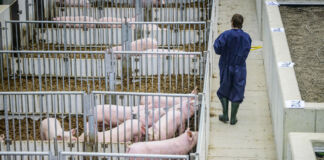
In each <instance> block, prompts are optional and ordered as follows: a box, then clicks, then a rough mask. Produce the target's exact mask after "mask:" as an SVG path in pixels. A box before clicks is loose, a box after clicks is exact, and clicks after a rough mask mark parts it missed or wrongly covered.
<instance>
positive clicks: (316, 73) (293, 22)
mask: <svg viewBox="0 0 324 160" xmlns="http://www.w3.org/2000/svg"><path fill="white" fill-rule="evenodd" d="M279 9H280V13H281V17H282V21H283V24H284V27H285V30H286V35H287V40H288V44H289V49H290V53H291V58H292V61H293V62H294V63H295V67H294V69H295V71H296V78H297V82H298V86H299V89H300V93H301V96H302V99H303V100H305V101H307V102H318V103H323V102H324V92H323V91H324V74H323V73H324V45H323V43H324V28H323V26H324V8H323V6H308V7H306V6H282V7H280V8H279Z"/></svg>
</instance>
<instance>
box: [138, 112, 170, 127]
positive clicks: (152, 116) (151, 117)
mask: <svg viewBox="0 0 324 160" xmlns="http://www.w3.org/2000/svg"><path fill="white" fill-rule="evenodd" d="M147 112H148V115H146V111H145V109H142V110H140V112H139V114H138V111H137V110H134V111H133V115H134V116H135V117H134V118H136V119H139V120H140V121H141V123H142V124H143V125H146V117H147V119H148V121H147V125H148V127H151V126H152V125H153V124H154V123H155V122H156V121H158V120H159V119H160V118H161V117H162V116H164V115H165V110H164V109H160V110H159V109H153V108H149V109H148V111H147Z"/></svg>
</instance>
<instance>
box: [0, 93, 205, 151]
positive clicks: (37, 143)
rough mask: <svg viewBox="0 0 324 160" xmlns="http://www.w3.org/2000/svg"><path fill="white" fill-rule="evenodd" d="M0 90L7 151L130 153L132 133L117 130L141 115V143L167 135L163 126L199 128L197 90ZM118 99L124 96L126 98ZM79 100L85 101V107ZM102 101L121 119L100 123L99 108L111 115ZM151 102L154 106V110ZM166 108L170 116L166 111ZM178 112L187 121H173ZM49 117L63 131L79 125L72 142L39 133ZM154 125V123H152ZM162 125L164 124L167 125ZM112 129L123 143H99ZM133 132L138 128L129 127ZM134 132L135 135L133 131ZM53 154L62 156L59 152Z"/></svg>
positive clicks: (176, 135) (4, 145) (68, 136)
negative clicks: (129, 111)
mask: <svg viewBox="0 0 324 160" xmlns="http://www.w3.org/2000/svg"><path fill="white" fill-rule="evenodd" d="M1 94H2V95H4V98H3V106H4V113H2V116H1V120H0V124H1V130H0V135H1V134H4V135H5V136H4V137H5V138H4V140H3V141H2V142H0V143H1V145H0V148H2V150H7V151H22V152H25V151H28V152H44V151H46V152H51V153H59V152H62V151H67V152H69V151H70V152H71V151H74V152H101V153H105V152H107V153H125V152H127V147H128V146H129V145H131V144H132V143H135V142H134V141H133V139H132V140H131V141H126V140H124V141H123V140H122V139H123V138H122V136H124V137H126V134H128V133H125V132H124V133H125V135H119V134H118V131H120V132H123V127H126V125H125V123H126V122H125V123H123V121H127V120H128V121H133V120H134V121H136V119H142V120H141V121H140V123H141V124H142V128H145V132H143V135H142V136H143V137H142V138H141V140H140V141H152V139H151V137H152V135H153V137H154V133H157V134H159V135H160V137H159V139H161V136H162V137H163V135H162V133H167V132H163V131H165V129H166V130H168V129H169V130H172V128H183V129H184V128H190V130H191V131H198V128H199V123H198V122H199V115H200V105H199V102H198V96H197V94H196V93H194V94H152V93H132V92H128V93H123V92H100V91H94V92H92V93H91V94H89V95H87V94H85V93H83V92H17V93H14V92H11V93H9V92H7V93H3V92H2V93H1ZM28 97H32V99H33V101H32V102H30V101H29V99H30V98H28ZM120 97H123V98H122V100H121V99H120ZM153 99H154V100H153ZM150 100H153V101H151V104H150V103H149V101H150ZM78 102H82V103H81V106H80V103H78ZM189 102H190V104H189ZM164 103H166V104H168V105H165V104H164ZM103 104H106V107H108V108H109V107H112V108H110V114H113V113H115V112H114V111H111V110H113V109H117V111H118V110H120V111H119V112H120V115H119V116H122V117H121V118H119V119H121V120H119V122H117V124H114V125H113V124H112V123H113V121H114V120H113V119H112V118H110V121H109V122H108V123H105V122H103V121H99V119H100V118H99V117H100V116H101V113H99V112H101V111H103V112H102V114H103V115H106V116H107V115H108V117H109V114H107V113H105V112H107V111H108V110H106V111H104V110H103V109H102V110H101V109H99V107H101V106H102V105H103ZM113 104H116V105H113ZM141 104H143V105H142V107H143V108H142V109H143V110H140V108H138V107H139V106H141ZM152 104H153V108H150V106H152ZM189 105H190V106H189ZM130 108H133V110H132V115H131V116H129V117H127V116H125V115H127V114H129V113H128V111H127V110H129V109H130ZM135 108H137V109H135ZM189 110H190V112H192V114H191V115H189V114H186V113H188V112H189ZM142 111H143V112H142ZM152 112H153V113H156V114H152V115H150V114H149V113H152ZM166 112H167V113H170V114H165V113H166ZM116 113H117V112H116ZM176 113H180V114H178V116H179V118H181V119H180V120H179V122H181V121H183V123H180V124H175V123H176V122H177V121H174V119H175V114H176ZM123 115H124V116H123ZM167 115H169V117H168V116H167ZM154 116H156V118H154ZM141 117H142V118H141ZM152 117H153V119H157V120H155V122H151V124H149V123H150V121H148V119H149V118H152ZM46 118H56V119H57V120H58V122H59V123H61V124H62V128H63V130H71V129H75V130H76V134H75V136H76V137H78V138H77V139H76V140H71V138H72V137H71V136H70V135H64V134H63V135H64V136H66V137H67V138H66V139H63V140H59V139H55V138H54V139H51V140H43V139H42V138H41V137H42V136H41V134H40V133H41V132H42V128H41V127H39V126H40V121H41V120H44V119H46ZM160 118H161V119H163V118H164V120H166V121H167V123H165V121H164V120H159V119H160ZM117 119H118V113H117ZM97 120H98V121H97ZM85 122H89V125H85V124H86V123H85ZM168 123H169V126H168ZM153 124H155V126H156V127H151V126H150V125H153ZM163 124H166V126H165V125H163ZM13 126H14V127H13ZM161 126H162V127H161ZM175 126H176V127H175ZM165 127H166V128H165ZM86 128H87V129H86ZM134 128H135V122H134ZM109 129H111V130H114V129H115V130H117V134H113V135H114V136H117V137H119V138H120V139H121V140H120V141H119V140H118V139H119V138H117V140H115V141H109V139H104V141H100V140H99V138H100V137H99V134H100V132H102V131H106V132H109V131H110V130H109ZM135 129H137V128H135ZM85 130H88V132H84V131H85ZM154 130H155V131H154ZM55 131H56V130H55ZM127 131H128V130H127ZM151 131H152V132H151ZM110 132H113V131H110ZM130 132H136V131H135V130H130ZM159 132H162V133H159ZM182 132H183V131H180V130H176V131H173V132H172V133H171V134H168V138H173V137H178V136H179V135H180V134H182ZM55 134H56V135H58V134H60V133H57V132H56V133H55ZM82 134H89V135H88V136H85V137H90V138H88V139H82V140H81V136H80V135H82ZM92 134H94V135H93V137H94V138H91V135H92ZM134 135H135V133H134ZM131 136H133V133H132V134H131ZM95 137H97V138H95ZM159 139H156V140H159ZM107 141H109V142H107ZM54 155H55V156H58V155H57V154H54Z"/></svg>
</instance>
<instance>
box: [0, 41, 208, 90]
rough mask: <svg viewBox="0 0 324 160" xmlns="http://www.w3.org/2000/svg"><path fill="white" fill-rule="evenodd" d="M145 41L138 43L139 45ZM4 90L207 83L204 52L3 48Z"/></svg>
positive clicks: (1, 74) (1, 77)
mask: <svg viewBox="0 0 324 160" xmlns="http://www.w3.org/2000/svg"><path fill="white" fill-rule="evenodd" d="M138 45H139V46H140V45H141V43H138V44H137V46H138ZM0 65H1V69H0V84H1V87H0V90H2V91H85V92H90V91H93V90H101V91H109V90H113V91H136V92H138V91H140V92H168V93H179V92H182V93H190V92H191V90H192V89H194V88H195V87H198V88H201V87H202V84H203V83H202V81H203V75H204V68H203V65H204V57H203V55H202V53H201V52H184V51H180V50H163V49H154V50H150V49H148V50H146V51H113V52H111V50H110V51H107V50H106V51H28V50H26V51H5V50H3V51H0Z"/></svg>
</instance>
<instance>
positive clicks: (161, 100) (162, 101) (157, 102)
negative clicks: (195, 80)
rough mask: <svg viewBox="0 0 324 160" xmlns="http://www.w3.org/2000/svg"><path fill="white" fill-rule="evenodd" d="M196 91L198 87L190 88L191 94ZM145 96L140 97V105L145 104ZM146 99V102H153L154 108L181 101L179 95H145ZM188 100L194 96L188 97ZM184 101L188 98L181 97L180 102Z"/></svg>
mask: <svg viewBox="0 0 324 160" xmlns="http://www.w3.org/2000/svg"><path fill="white" fill-rule="evenodd" d="M197 93H198V89H197V87H196V88H195V89H194V90H192V92H191V94H197ZM145 98H146V97H145V96H142V97H141V102H140V104H141V105H143V104H145V102H146V100H145ZM146 99H147V104H153V103H154V107H155V108H158V107H162V106H172V105H177V104H180V103H181V98H180V97H166V96H160V97H159V96H147V98H146ZM189 100H190V101H191V100H194V98H190V99H189ZM167 101H168V102H167ZM184 101H188V98H185V97H183V98H182V102H184Z"/></svg>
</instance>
